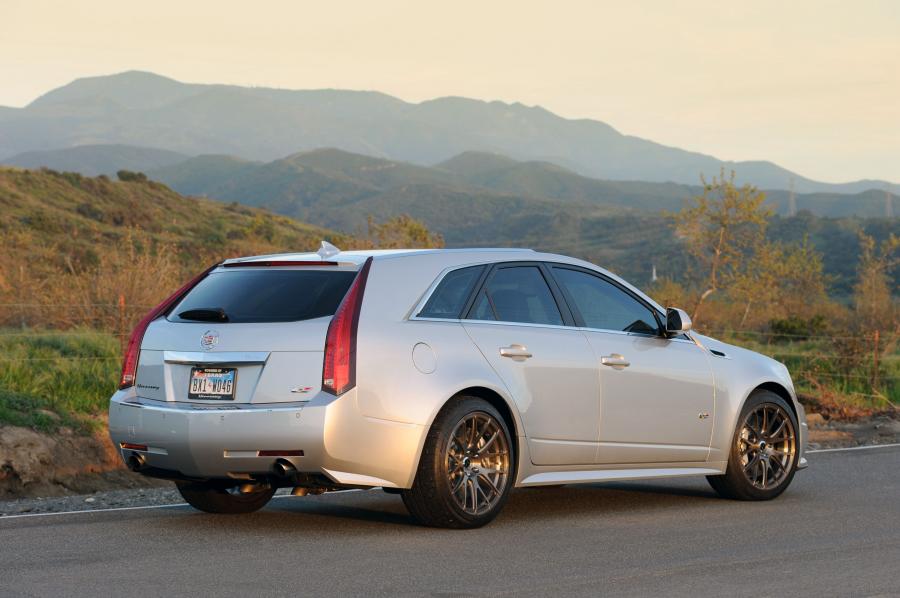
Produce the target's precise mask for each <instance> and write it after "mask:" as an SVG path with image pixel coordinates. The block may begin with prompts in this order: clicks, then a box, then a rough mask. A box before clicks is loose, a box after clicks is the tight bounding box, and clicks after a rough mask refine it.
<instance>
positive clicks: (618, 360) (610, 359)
mask: <svg viewBox="0 0 900 598" xmlns="http://www.w3.org/2000/svg"><path fill="white" fill-rule="evenodd" d="M600 363H602V364H603V365H608V366H610V367H613V368H617V369H621V368H627V367H628V366H630V365H631V362H630V361H628V360H627V359H625V358H624V357H622V356H621V355H619V354H618V353H613V354H611V355H604V356H603V357H601V358H600Z"/></svg>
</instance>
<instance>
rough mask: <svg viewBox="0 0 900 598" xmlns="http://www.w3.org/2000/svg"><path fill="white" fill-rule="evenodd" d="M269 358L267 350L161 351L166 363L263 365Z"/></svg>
mask: <svg viewBox="0 0 900 598" xmlns="http://www.w3.org/2000/svg"><path fill="white" fill-rule="evenodd" d="M268 359H269V352H268V351H250V352H246V351H222V352H220V353H216V352H214V351H208V352H204V353H200V352H199V351H196V352H195V351H163V361H165V362H166V363H181V364H185V365H193V364H216V365H219V364H223V365H224V364H242V365H263V364H265V363H266V361H267V360H268Z"/></svg>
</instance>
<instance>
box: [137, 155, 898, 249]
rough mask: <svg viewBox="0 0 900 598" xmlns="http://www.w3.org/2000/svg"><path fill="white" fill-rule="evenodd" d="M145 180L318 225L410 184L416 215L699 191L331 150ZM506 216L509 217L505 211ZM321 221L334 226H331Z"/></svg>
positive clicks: (838, 209)
mask: <svg viewBox="0 0 900 598" xmlns="http://www.w3.org/2000/svg"><path fill="white" fill-rule="evenodd" d="M149 174H150V176H151V177H153V178H154V179H156V180H159V181H162V182H164V183H166V184H167V185H170V186H171V187H172V188H174V189H176V190H177V191H179V192H181V193H186V194H192V195H205V196H208V197H213V198H217V199H221V200H223V201H238V202H242V203H248V204H250V205H261V206H266V207H268V208H270V209H272V210H275V211H277V212H280V213H283V214H288V215H292V216H295V217H298V218H302V219H311V220H312V221H314V222H319V220H317V218H318V217H320V216H322V214H324V213H325V212H327V211H328V210H329V209H331V207H333V206H347V205H350V204H354V203H356V202H360V201H362V200H366V201H373V198H374V197H376V196H379V195H382V196H383V197H382V198H381V200H380V202H381V203H380V204H379V205H380V206H382V208H383V209H387V208H386V206H387V204H389V203H390V201H391V198H392V197H399V196H400V193H401V190H402V193H403V194H404V195H405V196H408V193H409V191H408V190H405V188H407V187H409V188H413V189H415V192H416V193H417V194H418V199H417V201H418V203H419V204H420V205H419V206H418V209H419V210H422V211H427V210H429V209H431V208H432V207H434V209H436V210H437V209H439V208H437V207H435V205H436V204H437V203H438V202H439V201H440V198H441V197H444V196H445V194H446V193H452V194H455V195H456V196H460V195H466V196H471V197H480V198H491V197H495V196H502V197H505V198H510V197H512V198H518V199H522V200H541V201H542V202H546V201H548V200H549V201H552V202H556V203H557V204H563V203H565V204H569V203H574V204H590V205H592V206H601V207H608V208H629V209H641V210H648V211H655V212H658V211H660V210H668V211H677V210H679V209H680V208H681V207H682V205H683V204H684V201H685V200H686V199H687V198H689V197H691V196H692V195H694V194H696V193H699V192H700V188H699V187H697V186H691V185H680V184H676V183H648V182H640V181H608V180H607V181H604V180H599V179H591V178H587V177H583V176H581V175H579V174H576V173H574V172H572V171H570V170H567V169H565V168H562V167H560V166H556V165H555V164H551V163H548V162H537V161H534V162H519V161H516V160H513V159H511V158H507V157H505V156H500V155H497V154H481V153H478V152H464V153H462V154H460V155H458V156H456V157H454V158H451V159H450V160H447V161H445V162H441V163H439V164H437V165H436V166H434V167H424V166H418V165H414V164H409V163H404V162H398V161H394V160H385V159H382V158H372V157H370V156H363V155H359V154H353V153H349V152H345V151H342V150H336V149H320V150H313V151H310V152H300V153H297V154H293V155H291V156H288V157H287V158H283V159H281V160H275V161H273V162H269V163H261V162H250V161H246V160H242V159H239V158H234V157H230V156H198V157H196V158H191V159H189V160H187V161H185V162H181V163H179V164H175V165H172V166H168V167H165V168H160V169H157V170H153V171H150V172H149ZM767 197H768V202H769V205H770V206H771V207H773V208H774V209H775V210H776V211H778V212H779V213H782V214H786V213H787V211H788V192H786V191H779V190H775V191H767ZM395 201H399V200H395ZM795 201H796V204H797V208H798V209H800V210H804V209H805V210H809V211H811V212H813V213H815V214H817V215H820V216H863V217H878V216H882V215H884V194H883V193H882V192H880V191H867V192H863V193H860V194H855V195H848V194H837V193H813V194H797V195H796V198H795ZM547 205H549V204H547ZM356 207H357V209H362V208H361V207H360V206H356ZM510 209H511V208H510ZM401 211H402V208H401V207H400V206H399V205H398V206H395V212H394V213H400V212H401ZM507 216H508V217H511V216H512V214H511V213H510V211H509V210H508V211H507ZM353 217H354V216H352V215H351V216H345V217H344V218H345V220H346V219H347V218H353ZM363 218H364V216H363ZM426 220H428V219H427V218H426ZM320 223H321V224H324V225H327V226H336V225H337V223H335V222H332V221H326V222H320ZM429 224H431V225H432V226H433V227H435V228H436V229H437V230H439V231H441V232H442V233H444V234H447V231H448V230H449V223H447V222H442V221H436V220H435V221H430V222H429ZM450 234H452V233H450Z"/></svg>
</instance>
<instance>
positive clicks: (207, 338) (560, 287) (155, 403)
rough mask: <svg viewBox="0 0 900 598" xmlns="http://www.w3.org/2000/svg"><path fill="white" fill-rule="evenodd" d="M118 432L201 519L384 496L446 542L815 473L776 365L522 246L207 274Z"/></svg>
mask: <svg viewBox="0 0 900 598" xmlns="http://www.w3.org/2000/svg"><path fill="white" fill-rule="evenodd" d="M109 429H110V435H111V437H112V440H113V442H114V443H115V446H116V447H117V448H118V449H119V450H120V451H121V455H122V458H123V459H124V460H125V462H126V464H127V465H128V467H129V468H130V469H132V470H133V471H137V472H140V473H142V474H144V475H148V476H153V477H159V478H165V479H170V480H173V481H174V482H175V483H176V485H177V487H178V489H179V491H180V492H181V494H182V495H183V496H184V498H185V500H186V501H187V502H188V503H190V504H191V505H193V506H194V507H196V508H198V509H201V510H203V511H207V512H213V513H246V512H251V511H254V510H256V509H259V508H261V507H263V506H264V505H265V504H266V503H267V502H268V501H269V500H270V499H271V498H272V496H273V494H274V493H275V491H276V490H277V489H278V488H292V489H293V490H292V493H293V494H294V495H298V496H300V495H304V494H310V493H320V492H324V491H328V490H336V489H345V488H367V487H368V488H372V487H381V488H383V489H384V491H385V492H390V493H397V494H400V495H401V496H402V498H403V501H404V503H405V504H406V506H407V508H408V509H409V511H410V513H411V514H412V515H413V516H414V518H415V519H417V520H418V521H420V522H422V523H424V524H426V525H432V526H441V527H450V528H470V527H477V526H480V525H484V524H485V523H487V522H488V521H490V520H491V519H493V518H494V517H495V516H496V515H497V513H498V512H499V511H500V509H501V508H502V507H503V504H504V503H505V501H506V500H507V496H508V495H509V492H510V489H511V488H513V487H514V486H515V487H525V486H542V485H560V484H572V483H579V482H602V481H609V480H637V479H647V478H665V477H674V476H689V475H698V476H706V478H707V479H708V480H709V482H710V484H711V485H712V487H713V488H714V489H715V490H716V491H717V492H718V493H719V494H721V495H723V496H726V497H729V498H736V499H743V500H765V499H771V498H774V497H776V496H778V495H779V494H780V493H781V492H783V491H784V490H785V488H786V487H787V486H788V484H790V482H791V480H792V478H793V476H794V474H795V473H796V471H797V470H799V469H801V468H803V467H805V466H806V459H805V458H804V456H803V449H804V444H805V440H806V423H805V416H804V412H803V407H802V406H801V405H800V404H799V403H798V401H797V398H796V395H795V392H794V388H793V385H792V383H791V378H790V375H789V374H788V371H787V369H786V368H785V367H784V365H782V364H781V363H779V362H777V361H774V360H772V359H769V358H768V357H765V356H762V355H759V354H757V353H753V352H751V351H747V350H744V349H740V348H738V347H734V346H730V345H726V344H724V343H721V342H718V341H716V340H714V339H712V338H708V337H705V336H702V335H699V334H697V333H696V332H693V331H691V322H690V319H689V318H688V316H687V314H686V313H685V312H684V311H682V310H679V309H675V308H669V309H664V308H663V307H661V306H660V305H658V304H657V303H655V302H654V301H653V300H652V299H650V298H649V297H648V296H646V295H645V294H643V293H642V292H641V291H639V290H638V289H636V288H635V287H633V286H632V285H630V284H628V283H627V282H625V281H624V280H622V279H620V278H619V277H617V276H615V275H613V274H611V273H609V272H607V271H605V270H603V269H601V268H598V267H597V266H595V265H593V264H590V263H587V262H584V261H581V260H578V259H574V258H570V257H565V256H561V255H552V254H546V253H538V252H534V251H530V250H519V249H451V250H409V251H406V250H402V251H340V250H338V249H337V248H335V247H333V246H330V245H328V244H327V243H323V246H322V249H320V250H319V252H317V253H304V254H286V255H267V256H258V257H248V258H241V259H235V260H228V261H225V262H223V263H221V264H217V265H216V266H214V267H212V268H210V269H209V270H207V271H206V272H204V273H203V274H201V275H199V276H198V277H196V278H195V279H194V280H192V281H190V282H189V283H188V284H187V285H185V286H184V287H183V288H181V289H179V290H178V291H177V292H176V293H174V294H173V295H172V296H171V297H169V298H168V299H167V300H166V301H164V302H163V303H162V304H160V305H159V306H158V307H157V308H156V309H154V310H153V311H152V312H151V313H150V314H148V315H147V316H146V317H145V318H144V319H143V320H142V321H141V322H140V324H139V325H138V326H137V328H136V329H135V331H134V333H133V335H132V337H131V339H130V341H129V344H128V349H127V353H126V357H125V362H124V366H123V371H122V378H121V384H120V387H119V390H118V391H117V392H116V393H115V394H114V395H113V397H112V400H111V404H110V414H109Z"/></svg>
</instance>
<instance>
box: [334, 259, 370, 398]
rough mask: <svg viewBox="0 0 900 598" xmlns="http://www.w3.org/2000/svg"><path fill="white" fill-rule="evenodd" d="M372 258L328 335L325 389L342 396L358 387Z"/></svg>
mask: <svg viewBox="0 0 900 598" xmlns="http://www.w3.org/2000/svg"><path fill="white" fill-rule="evenodd" d="M371 267H372V258H371V257H370V258H369V259H367V260H366V262H365V263H364V264H363V266H362V268H360V269H359V272H358V273H357V274H356V278H354V279H353V284H352V285H350V289H349V290H348V291H347V294H346V295H344V299H343V301H341V304H340V305H339V306H338V308H337V311H336V312H334V317H333V318H331V323H329V324H328V334H327V335H326V336H325V361H324V363H323V365H322V390H324V391H325V392H328V393H331V394H333V395H335V396H339V395H342V394H344V393H345V392H347V391H348V390H350V389H351V388H353V387H354V386H356V330H357V328H358V327H359V312H360V310H361V309H362V300H363V293H364V292H365V290H366V280H368V278H369V269H370V268H371Z"/></svg>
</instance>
